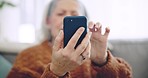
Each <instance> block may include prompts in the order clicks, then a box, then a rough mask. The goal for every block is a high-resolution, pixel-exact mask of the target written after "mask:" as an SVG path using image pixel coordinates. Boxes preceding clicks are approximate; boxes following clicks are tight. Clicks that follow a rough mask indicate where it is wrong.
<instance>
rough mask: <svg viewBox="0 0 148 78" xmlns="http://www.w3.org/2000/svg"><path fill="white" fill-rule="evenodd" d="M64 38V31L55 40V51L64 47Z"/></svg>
mask: <svg viewBox="0 0 148 78" xmlns="http://www.w3.org/2000/svg"><path fill="white" fill-rule="evenodd" d="M63 38H64V34H63V30H60V32H59V34H58V36H57V37H56V38H55V41H54V45H53V50H55V51H58V50H59V49H60V48H61V47H62V44H63Z"/></svg>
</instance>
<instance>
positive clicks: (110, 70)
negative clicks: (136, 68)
mask: <svg viewBox="0 0 148 78" xmlns="http://www.w3.org/2000/svg"><path fill="white" fill-rule="evenodd" d="M131 71H132V70H131V67H130V65H129V64H128V63H127V62H125V61H124V60H123V59H121V58H117V57H114V56H113V55H112V54H111V53H110V52H109V51H108V58H107V62H106V64H105V65H103V66H98V65H96V64H95V63H93V62H91V73H92V77H93V78H98V77H101V78H132V72H131Z"/></svg>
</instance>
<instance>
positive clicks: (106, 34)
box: [104, 27, 110, 37]
mask: <svg viewBox="0 0 148 78" xmlns="http://www.w3.org/2000/svg"><path fill="white" fill-rule="evenodd" d="M109 32H110V28H109V27H106V28H105V34H104V36H107V37H108V35H109Z"/></svg>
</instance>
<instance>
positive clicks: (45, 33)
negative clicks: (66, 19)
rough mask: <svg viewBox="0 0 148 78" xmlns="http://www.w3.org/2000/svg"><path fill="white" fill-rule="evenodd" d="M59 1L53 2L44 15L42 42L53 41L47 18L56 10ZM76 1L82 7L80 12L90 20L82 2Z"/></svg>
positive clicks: (53, 0)
mask: <svg viewBox="0 0 148 78" xmlns="http://www.w3.org/2000/svg"><path fill="white" fill-rule="evenodd" d="M58 1H59V0H52V1H51V2H50V3H49V4H48V6H47V7H46V9H45V14H44V18H43V21H42V28H41V34H42V36H41V37H40V41H42V40H45V39H48V40H49V41H51V39H52V38H51V33H50V30H49V29H48V28H47V24H46V23H47V22H46V20H47V17H50V15H51V14H52V11H53V10H54V9H55V6H56V4H57V2H58ZM76 1H77V2H78V3H79V5H80V11H81V12H82V14H83V15H84V16H86V17H87V18H88V15H87V11H86V9H85V7H84V5H83V4H82V3H81V2H80V1H78V0H76Z"/></svg>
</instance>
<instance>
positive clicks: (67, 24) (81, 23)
mask: <svg viewBox="0 0 148 78" xmlns="http://www.w3.org/2000/svg"><path fill="white" fill-rule="evenodd" d="M63 23H64V47H65V46H66V45H67V43H68V41H69V40H70V39H71V37H72V36H73V35H74V33H75V32H76V31H77V29H78V28H80V27H84V28H85V30H84V32H83V34H82V35H81V37H80V38H79V40H78V42H77V44H76V46H75V48H76V47H77V46H78V45H79V44H80V43H81V41H82V40H83V38H84V37H85V35H86V33H87V19H86V17H85V16H66V17H65V18H64V22H63Z"/></svg>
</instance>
